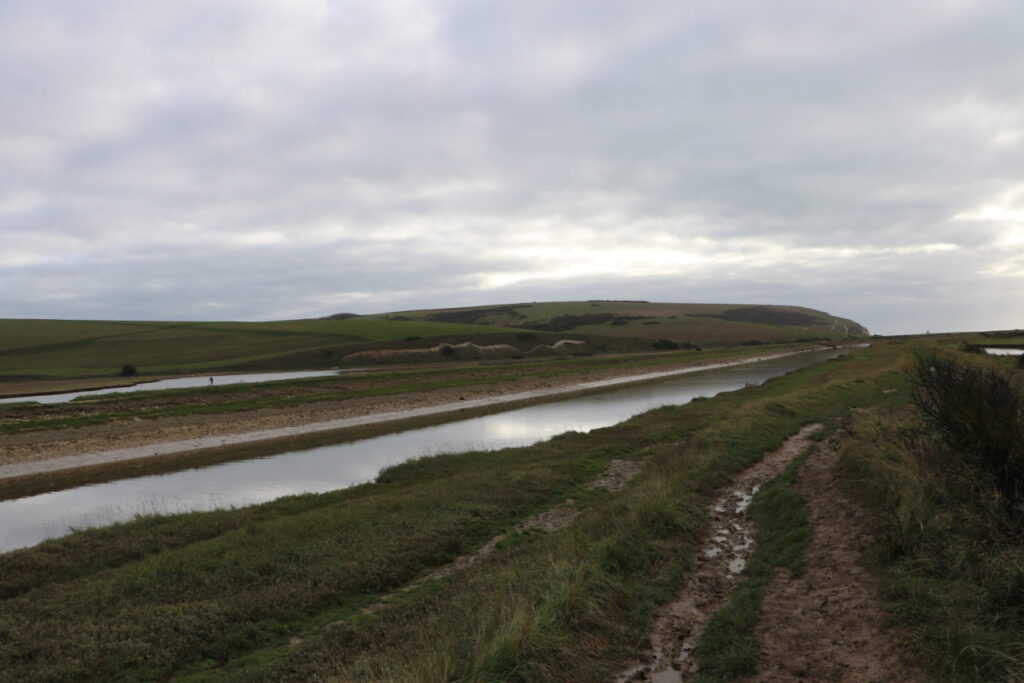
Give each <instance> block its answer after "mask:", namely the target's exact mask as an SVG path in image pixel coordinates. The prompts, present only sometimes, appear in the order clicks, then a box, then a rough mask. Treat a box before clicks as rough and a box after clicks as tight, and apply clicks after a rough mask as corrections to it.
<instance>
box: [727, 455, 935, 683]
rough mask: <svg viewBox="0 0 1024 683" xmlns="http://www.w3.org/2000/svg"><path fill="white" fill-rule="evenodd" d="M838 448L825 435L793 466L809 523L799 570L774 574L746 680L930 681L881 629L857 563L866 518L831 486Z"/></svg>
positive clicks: (870, 583) (866, 535)
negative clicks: (753, 668) (754, 671)
mask: <svg viewBox="0 0 1024 683" xmlns="http://www.w3.org/2000/svg"><path fill="white" fill-rule="evenodd" d="M837 454H838V448H837V445H836V443H835V442H834V441H830V442H829V443H828V444H827V446H826V447H825V448H823V449H820V450H819V451H818V452H816V453H814V454H813V455H812V456H811V458H810V459H808V461H807V462H806V463H804V465H803V467H801V469H800V472H799V475H800V480H799V484H798V490H799V492H800V495H801V496H803V498H804V500H806V501H807V506H808V512H809V516H810V519H811V524H812V526H813V528H814V535H813V537H812V539H811V545H810V547H809V548H808V549H807V554H806V558H805V563H804V564H805V571H804V573H803V574H802V575H801V576H799V577H795V578H792V577H790V576H788V575H787V574H786V573H784V572H778V573H776V575H775V576H774V577H773V580H772V583H771V585H770V586H769V588H768V593H767V595H766V596H765V601H764V606H763V608H762V613H761V618H760V621H759V622H758V627H757V630H756V636H757V639H758V643H759V644H760V648H759V652H758V668H759V670H760V673H759V674H758V675H756V676H753V677H751V678H749V679H747V680H749V681H771V682H776V681H849V682H850V683H862V682H866V681H879V682H881V681H893V682H896V681H899V682H901V683H903V682H908V683H911V682H916V681H926V680H929V679H928V678H927V676H925V675H924V673H923V672H922V671H921V670H920V669H918V668H917V667H916V666H914V665H913V664H912V663H910V662H909V661H908V659H907V657H906V655H905V653H904V651H903V648H902V647H901V646H900V642H899V640H900V639H899V636H898V634H896V633H894V632H892V631H890V630H888V629H886V628H885V624H884V618H883V612H882V606H881V599H880V597H879V595H878V589H877V586H876V583H875V580H874V577H872V575H871V574H870V572H868V570H867V569H866V568H865V567H864V566H863V564H862V554H863V552H864V548H865V545H866V544H867V543H868V541H869V539H870V531H871V526H870V520H869V519H868V517H867V515H866V513H865V512H864V511H862V510H861V509H860V508H858V507H857V506H856V505H854V504H853V503H851V502H850V501H849V500H848V499H847V498H846V497H845V496H843V495H842V493H840V491H839V489H838V487H837V486H836V482H835V479H834V477H833V474H832V468H833V466H834V465H835V461H836V458H837Z"/></svg>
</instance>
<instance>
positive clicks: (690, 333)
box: [0, 301, 867, 380]
mask: <svg viewBox="0 0 1024 683" xmlns="http://www.w3.org/2000/svg"><path fill="white" fill-rule="evenodd" d="M866 334H867V330H865V329H864V328H863V327H861V326H860V325H858V324H857V323H854V322H853V321H850V320H846V319H844V318H836V317H834V316H831V315H828V314H827V313H822V312H821V311H815V310H812V309H809V308H798V307H793V306H730V305H719V304H660V303H647V302H630V301H576V302H558V303H532V304H510V305H504V306H480V307H472V308H449V309H436V310H424V311H403V312H398V313H388V314H381V315H363V316H360V315H352V314H342V313H339V314H336V315H333V316H328V317H325V318H321V319H318V320H283V321H274V322H140V321H88V320H35V319H8V320H0V379H8V380H10V379H16V378H25V379H30V378H39V377H88V376H99V375H112V374H117V372H118V371H119V370H120V368H121V367H122V366H124V365H126V364H132V365H134V366H135V367H136V368H138V370H139V372H140V374H143V375H150V376H152V375H159V374H181V373H188V372H213V371H221V370H266V369H298V368H326V367H334V366H337V365H342V366H343V365H353V364H367V363H395V362H398V363H410V362H432V361H442V360H474V359H483V358H495V359H496V358H510V357H511V358H516V357H520V356H543V355H579V354H589V353H601V352H630V351H650V350H651V348H652V346H654V347H655V348H673V347H674V346H675V345H684V344H699V345H704V344H751V343H756V344H769V343H781V342H794V341H808V340H841V339H846V338H848V337H850V336H862V335H866ZM569 340H573V341H569ZM577 341H583V342H585V343H584V344H579V343H576V342H577ZM666 342H667V344H666Z"/></svg>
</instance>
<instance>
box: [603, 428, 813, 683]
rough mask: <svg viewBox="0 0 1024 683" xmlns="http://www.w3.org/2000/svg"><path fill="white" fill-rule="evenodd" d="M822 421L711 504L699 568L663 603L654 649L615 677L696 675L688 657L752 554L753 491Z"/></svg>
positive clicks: (742, 476) (653, 637)
mask: <svg viewBox="0 0 1024 683" xmlns="http://www.w3.org/2000/svg"><path fill="white" fill-rule="evenodd" d="M820 428H821V425H819V424H811V425H807V426H805V427H804V428H803V429H801V430H800V431H799V432H797V433H796V434H794V435H793V436H791V437H790V438H789V439H787V440H786V442H785V443H784V444H782V446H781V447H779V448H778V449H777V450H775V451H772V452H771V453H768V454H766V455H765V456H764V457H763V458H762V459H761V461H760V462H758V463H757V464H756V465H754V466H752V467H750V468H748V469H746V470H744V471H743V472H741V473H740V474H739V476H737V477H736V480H735V481H734V482H733V483H732V484H730V485H729V487H728V490H726V491H725V492H723V493H722V494H721V495H720V496H719V497H718V498H717V499H716V500H715V501H713V502H712V504H711V506H710V508H709V510H708V515H709V517H710V518H711V534H710V537H709V538H708V540H707V541H706V543H705V544H704V546H703V547H702V548H701V549H700V551H699V552H698V554H697V567H696V569H694V571H693V572H692V573H691V574H690V576H689V577H688V579H687V581H686V584H685V585H684V586H683V588H682V589H681V590H680V592H679V594H678V595H677V596H676V599H675V600H673V601H672V602H670V603H668V604H666V605H664V606H663V607H662V608H661V609H660V610H659V613H658V616H657V618H656V619H655V622H654V628H653V630H652V631H651V636H650V648H649V649H648V650H647V651H646V652H645V653H644V655H643V657H642V659H641V661H640V662H639V663H638V664H637V665H635V666H633V667H631V668H629V669H627V670H626V671H623V672H622V673H620V674H619V675H618V677H617V678H616V679H615V680H616V681H618V682H619V683H625V682H626V681H652V682H658V683H661V682H664V681H682V680H686V679H687V678H689V677H690V676H692V675H693V674H694V673H696V662H695V660H694V658H693V657H691V656H690V655H691V654H692V653H693V649H694V648H695V647H696V645H697V641H698V640H699V639H700V634H701V633H702V632H703V630H704V625H705V623H706V622H707V620H708V618H709V617H710V616H711V615H712V614H713V613H714V612H715V610H717V609H718V608H719V607H720V606H721V605H722V604H723V603H724V602H725V601H726V599H728V597H729V594H730V593H731V592H732V589H733V587H734V586H735V585H736V581H737V579H738V578H739V574H740V572H742V571H743V568H744V567H745V566H746V563H747V559H748V558H749V557H750V554H751V553H752V552H753V546H754V540H753V539H754V525H753V523H752V522H750V521H749V520H748V519H747V515H746V510H747V507H748V506H749V505H750V501H751V500H752V499H753V497H754V494H755V493H757V491H758V489H760V488H761V486H763V485H764V484H766V483H767V482H769V481H771V480H772V479H774V478H775V477H777V476H778V475H779V474H781V473H782V471H783V470H784V469H785V468H786V466H787V465H788V464H789V463H790V462H792V460H793V459H794V458H796V456H798V455H800V453H802V452H803V451H804V450H805V449H806V448H807V447H808V446H810V445H811V444H812V443H813V442H812V441H811V439H810V435H811V434H812V433H814V432H815V431H817V430H818V429H820Z"/></svg>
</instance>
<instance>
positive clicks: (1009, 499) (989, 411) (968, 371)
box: [909, 352, 1024, 521]
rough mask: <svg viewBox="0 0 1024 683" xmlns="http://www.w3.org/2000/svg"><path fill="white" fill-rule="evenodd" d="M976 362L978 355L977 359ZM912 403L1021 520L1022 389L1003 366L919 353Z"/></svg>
mask: <svg viewBox="0 0 1024 683" xmlns="http://www.w3.org/2000/svg"><path fill="white" fill-rule="evenodd" d="M979 360H980V359H979ZM909 372H910V377H911V380H912V382H913V383H914V385H915V388H914V404H915V405H916V406H917V408H918V410H919V411H920V412H921V413H922V415H923V416H924V418H925V421H926V422H927V423H928V424H929V425H930V426H931V427H932V428H933V429H934V430H935V432H936V433H937V434H938V436H939V438H940V439H941V440H942V441H943V442H945V444H946V445H947V446H949V447H950V448H951V449H952V450H953V451H954V452H955V453H956V455H957V456H958V457H959V458H960V459H961V460H962V464H963V465H964V466H965V467H967V468H969V469H970V470H972V471H973V472H974V473H975V474H977V475H978V476H979V477H980V478H981V479H982V480H983V481H985V480H987V481H988V482H989V483H991V484H992V485H993V486H994V488H995V489H996V491H997V492H998V494H999V496H1000V497H1001V499H1002V501H1001V502H1002V503H1003V504H1004V505H1005V506H1007V507H1008V508H1009V509H1010V510H1012V511H1013V512H1014V513H1015V516H1017V517H1019V518H1020V520H1021V521H1024V390H1022V388H1021V386H1020V385H1019V384H1018V383H1015V382H1014V380H1013V378H1012V376H1011V375H1010V373H1008V372H1006V370H1005V368H1004V367H1000V366H997V365H990V364H986V363H983V362H981V363H979V362H970V361H967V359H966V358H964V359H963V360H959V359H956V358H954V357H953V356H952V355H946V354H940V353H936V352H922V353H919V354H918V355H917V357H916V359H915V361H914V363H913V364H912V365H911V368H910V370H909Z"/></svg>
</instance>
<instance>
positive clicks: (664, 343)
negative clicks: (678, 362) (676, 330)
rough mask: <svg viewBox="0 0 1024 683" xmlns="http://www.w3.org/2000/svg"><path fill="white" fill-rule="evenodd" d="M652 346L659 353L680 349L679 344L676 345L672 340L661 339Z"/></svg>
mask: <svg viewBox="0 0 1024 683" xmlns="http://www.w3.org/2000/svg"><path fill="white" fill-rule="evenodd" d="M651 346H653V347H654V348H656V349H657V350H659V351H668V350H670V349H678V348H679V344H677V343H675V342H674V341H672V340H670V339H659V340H657V341H655V342H651Z"/></svg>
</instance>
